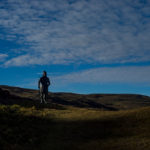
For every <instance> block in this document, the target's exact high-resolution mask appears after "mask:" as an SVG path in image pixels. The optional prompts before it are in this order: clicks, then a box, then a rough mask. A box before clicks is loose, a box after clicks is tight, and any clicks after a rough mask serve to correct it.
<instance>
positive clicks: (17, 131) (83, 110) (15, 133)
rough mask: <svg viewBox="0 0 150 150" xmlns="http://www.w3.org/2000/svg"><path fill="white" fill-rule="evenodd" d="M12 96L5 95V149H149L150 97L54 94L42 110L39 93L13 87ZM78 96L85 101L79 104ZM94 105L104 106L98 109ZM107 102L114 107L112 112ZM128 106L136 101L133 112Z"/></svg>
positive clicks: (0, 115) (1, 125)
mask: <svg viewBox="0 0 150 150" xmlns="http://www.w3.org/2000/svg"><path fill="white" fill-rule="evenodd" d="M7 89H8V87H7ZM15 89H16V90H22V93H21V92H19V91H16V92H15ZM5 90H6V88H5ZM13 90H14V91H13ZM9 92H10V93H9ZM9 92H8V91H4V88H3V90H0V102H1V105H0V119H1V120H0V149H1V150H30V149H31V150H50V149H51V150H135V149H136V150H149V149H150V127H149V125H150V106H149V97H146V96H141V95H103V94H102V95H101V94H92V95H77V94H71V93H68V94H67V93H51V96H50V97H49V98H50V99H51V100H49V102H51V103H49V104H48V105H40V104H39V101H37V100H38V95H36V94H38V93H36V92H37V91H34V90H27V89H20V88H12V90H11V88H10V87H9ZM33 93H34V94H33ZM32 94H33V95H32ZM6 95H7V96H8V97H6ZM31 95H32V96H31ZM36 96H37V97H36ZM69 96H70V97H71V96H72V97H71V98H70V99H69ZM100 96H102V97H103V99H101V100H100V98H99V97H100ZM75 97H80V98H82V97H84V98H85V100H83V101H82V103H81V101H80V105H79V104H78V103H77V102H76V103H75V101H77V100H75ZM92 97H94V98H93V99H92ZM106 97H107V98H106ZM109 97H110V99H109ZM120 97H121V99H119V98H120ZM135 97H136V98H137V99H133V100H132V98H135ZM65 98H66V99H65ZM130 98H131V99H130ZM105 99H106V100H105ZM129 99H130V100H129ZM54 100H56V102H55V101H54ZM61 100H62V101H63V100H65V102H64V101H63V102H62V103H61ZM80 100H81V99H80ZM86 100H89V101H90V102H91V103H89V101H88V103H86ZM115 100H116V101H118V102H120V106H118V107H117V105H116V104H115V102H113V101H115ZM142 100H143V102H142ZM92 101H93V102H94V104H97V103H99V104H100V105H99V107H94V106H95V105H93V103H92ZM105 101H109V103H110V102H111V103H112V105H111V107H110V105H109V106H108V104H107V103H106V102H105ZM122 101H123V102H122ZM124 101H125V102H126V103H125V102H124ZM128 101H132V102H130V104H132V107H127V106H128V105H127V102H128ZM59 102H60V103H59ZM15 103H16V104H15ZM134 103H135V104H134ZM34 104H35V105H34ZM81 104H82V105H81ZM90 104H91V105H90ZM124 104H126V107H125V108H124V107H123V105H124ZM128 104H129V102H128ZM140 104H141V106H140ZM146 105H147V107H143V106H146ZM100 106H101V107H100ZM115 106H116V107H115ZM133 108H134V109H133ZM121 109H122V110H121ZM124 109H125V110H124ZM116 110H117V111H116Z"/></svg>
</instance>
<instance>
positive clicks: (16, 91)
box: [0, 86, 150, 110]
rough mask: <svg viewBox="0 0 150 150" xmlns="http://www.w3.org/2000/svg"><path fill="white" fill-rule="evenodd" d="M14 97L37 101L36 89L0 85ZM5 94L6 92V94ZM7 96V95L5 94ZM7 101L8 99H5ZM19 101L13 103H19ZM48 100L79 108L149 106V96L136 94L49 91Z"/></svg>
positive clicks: (121, 108)
mask: <svg viewBox="0 0 150 150" xmlns="http://www.w3.org/2000/svg"><path fill="white" fill-rule="evenodd" d="M0 88H1V89H3V90H5V91H7V93H9V95H11V96H12V97H15V98H14V99H19V98H20V99H21V101H23V102H25V103H27V102H29V104H31V101H32V103H39V101H40V100H39V92H38V90H32V89H23V88H19V87H10V86H0ZM6 95H7V94H6ZM6 98H7V96H6ZM7 101H8V100H7ZM21 101H17V102H15V103H17V104H19V103H21ZM48 102H49V104H51V105H59V106H73V107H81V108H97V109H103V110H127V109H133V108H140V107H144V106H150V97H148V96H144V95H137V94H87V95H86V94H75V93H49V97H48Z"/></svg>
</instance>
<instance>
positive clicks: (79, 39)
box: [0, 0, 150, 66]
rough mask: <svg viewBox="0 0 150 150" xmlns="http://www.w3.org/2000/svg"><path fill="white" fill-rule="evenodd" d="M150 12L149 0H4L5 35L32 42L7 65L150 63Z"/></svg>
mask: <svg viewBox="0 0 150 150" xmlns="http://www.w3.org/2000/svg"><path fill="white" fill-rule="evenodd" d="M149 10H150V3H149V1H147V3H142V2H140V1H131V0H124V1H122V0H118V1H110V0H89V1H86V0H80V1H75V2H73V3H69V1H68V0H63V1H62V0H43V1H41V0H36V1H35V0H33V1H25V0H23V1H17V0H6V1H5V2H4V1H2V2H0V14H1V15H0V26H1V27H3V28H4V29H5V36H3V38H4V39H7V40H13V41H15V42H17V43H19V44H22V45H23V46H24V45H25V46H28V49H25V48H24V47H22V49H20V50H18V51H21V53H20V55H18V56H16V57H13V58H11V59H10V60H8V61H6V62H5V66H23V65H31V64H39V65H43V64H66V63H67V64H68V63H82V62H88V63H107V64H108V63H127V62H144V61H149V60H150V49H149V48H150V41H149V39H150V20H149V17H150V13H149ZM11 51H12V50H11Z"/></svg>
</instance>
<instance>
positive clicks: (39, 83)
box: [38, 78, 41, 88]
mask: <svg viewBox="0 0 150 150" xmlns="http://www.w3.org/2000/svg"><path fill="white" fill-rule="evenodd" d="M40 83H41V78H40V79H39V82H38V88H40Z"/></svg>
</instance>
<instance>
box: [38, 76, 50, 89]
mask: <svg viewBox="0 0 150 150" xmlns="http://www.w3.org/2000/svg"><path fill="white" fill-rule="evenodd" d="M40 81H41V84H42V86H44V87H47V86H48V85H49V79H48V78H47V77H41V80H40Z"/></svg>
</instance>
